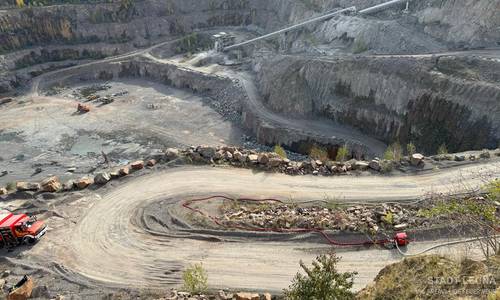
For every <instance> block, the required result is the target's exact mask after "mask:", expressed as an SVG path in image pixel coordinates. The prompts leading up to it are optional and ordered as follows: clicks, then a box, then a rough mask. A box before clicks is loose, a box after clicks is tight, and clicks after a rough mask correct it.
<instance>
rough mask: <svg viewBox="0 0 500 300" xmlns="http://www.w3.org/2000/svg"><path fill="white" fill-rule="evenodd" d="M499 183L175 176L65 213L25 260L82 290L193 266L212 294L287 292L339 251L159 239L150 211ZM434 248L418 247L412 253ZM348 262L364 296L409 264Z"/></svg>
mask: <svg viewBox="0 0 500 300" xmlns="http://www.w3.org/2000/svg"><path fill="white" fill-rule="evenodd" d="M499 176H500V162H499V161H496V162H493V163H489V164H478V165H474V166H469V167H466V168H462V169H448V170H442V171H439V172H432V173H428V174H423V175H419V176H400V177H384V176H367V177H354V178H353V177H336V178H325V177H313V176H305V177H290V176H286V175H280V174H269V173H254V172H252V171H250V170H243V169H226V168H210V167H199V168H197V167H182V168H174V169H171V170H167V171H162V172H154V173H152V174H149V175H145V176H141V177H138V178H129V179H127V180H126V182H124V183H123V184H120V185H118V186H117V187H114V188H109V189H108V190H109V192H105V193H104V194H102V193H101V192H99V191H97V194H92V195H89V196H87V197H83V198H81V199H80V200H78V201H76V202H74V203H72V204H71V205H70V206H66V207H64V206H63V207H61V208H60V209H59V213H60V214H62V215H64V216H66V218H58V217H53V218H51V219H50V221H49V224H50V226H51V230H50V231H49V233H48V234H47V236H46V238H44V239H43V240H42V241H41V242H40V243H39V244H37V245H36V246H35V247H34V248H33V249H32V250H30V251H29V253H25V259H26V260H34V261H39V260H40V259H39V258H40V257H44V259H43V261H41V262H38V263H41V264H42V265H45V264H47V261H49V262H51V264H53V263H55V264H56V265H58V266H59V265H60V266H64V268H65V269H64V270H66V271H64V272H63V273H64V274H65V276H68V277H69V278H72V280H79V281H80V282H82V283H83V284H89V283H91V282H100V283H101V284H104V285H106V286H117V287H125V286H141V287H149V288H162V287H165V286H174V287H175V286H179V285H180V284H181V273H182V270H183V269H184V267H185V266H186V265H189V264H190V263H194V262H203V264H204V266H205V267H206V269H207V270H208V274H209V278H210V286H211V287H213V288H224V287H225V288H227V287H230V288H235V289H256V288H258V289H261V290H268V291H272V292H279V291H280V290H281V289H282V288H284V287H286V286H288V284H289V283H290V280H291V278H292V277H293V275H294V274H295V273H296V271H297V270H298V262H299V260H301V259H302V260H304V261H306V262H308V261H311V260H312V259H313V258H314V257H315V256H316V255H317V254H318V253H320V252H325V251H328V250H329V249H331V248H330V246H329V245H326V244H324V243H323V242H319V243H315V242H305V243H303V242H301V243H297V242H293V241H283V240H280V239H276V240H273V238H270V239H269V240H268V241H263V240H258V239H253V238H250V237H245V236H244V235H242V236H241V237H240V238H229V237H224V236H213V237H212V238H210V237H207V236H206V235H202V234H196V233H192V232H189V231H180V230H179V229H178V226H176V225H175V222H171V223H169V224H163V226H165V227H166V229H165V232H163V233H160V232H154V234H152V232H150V231H149V230H148V228H147V227H146V226H144V222H143V217H144V208H145V207H148V206H149V205H151V204H152V203H155V202H157V201H160V200H162V201H166V202H167V203H172V204H174V205H180V204H179V201H180V200H183V199H186V198H189V197H193V196H195V195H204V196H205V195H212V194H227V195H231V196H252V197H278V198H280V199H284V200H286V199H296V200H297V201H302V200H312V199H323V198H324V196H325V195H328V196H330V197H334V198H335V199H339V201H346V202H349V201H388V200H398V199H399V200H400V199H413V198H415V197H420V196H424V195H426V194H427V193H429V192H448V191H450V190H455V191H457V188H459V187H461V188H464V187H476V186H478V185H480V184H482V182H483V180H485V179H491V178H498V177H499ZM459 181H460V183H458V182H459ZM440 242H442V241H440ZM435 243H436V242H432V241H422V242H418V243H413V244H411V245H410V247H409V248H408V253H415V252H418V251H420V250H422V249H425V248H427V247H429V246H432V245H435ZM473 248H474V247H473ZM474 249H475V250H474ZM474 249H473V250H470V245H469V246H463V245H462V246H454V247H444V248H440V249H438V250H436V251H434V252H438V253H442V254H447V255H451V256H453V257H458V256H460V255H462V254H464V253H466V252H467V253H468V255H470V256H477V255H478V252H477V248H474ZM48 253H50V255H49V257H47V254H48ZM339 254H340V255H341V256H342V257H343V259H342V262H341V269H342V270H351V271H352V270H355V271H358V272H359V275H358V276H357V278H356V286H355V288H356V289H359V288H362V287H363V286H365V285H366V284H368V283H369V282H371V281H372V280H373V278H374V277H375V276H376V274H377V273H378V272H379V271H380V269H381V268H382V267H384V266H385V265H387V264H390V263H393V262H396V261H399V260H400V259H402V256H401V255H399V254H398V253H397V252H395V251H390V250H385V249H378V248H369V249H364V248H362V249H341V250H339ZM47 267H48V268H50V267H51V266H50V264H49V265H48V266H47ZM75 274H78V275H75Z"/></svg>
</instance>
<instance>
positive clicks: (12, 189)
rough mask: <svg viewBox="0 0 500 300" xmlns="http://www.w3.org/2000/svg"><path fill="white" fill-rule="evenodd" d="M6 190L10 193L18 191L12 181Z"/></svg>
mask: <svg viewBox="0 0 500 300" xmlns="http://www.w3.org/2000/svg"><path fill="white" fill-rule="evenodd" d="M5 188H6V189H7V191H9V192H11V191H14V190H15V189H16V183H15V182H13V181H11V182H9V183H7V185H6V186H5Z"/></svg>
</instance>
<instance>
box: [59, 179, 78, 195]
mask: <svg viewBox="0 0 500 300" xmlns="http://www.w3.org/2000/svg"><path fill="white" fill-rule="evenodd" d="M74 187H75V181H74V180H68V181H66V182H65V183H63V185H62V189H63V191H66V192H67V191H71V190H72V189H73V188H74Z"/></svg>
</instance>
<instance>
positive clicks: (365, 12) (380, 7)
mask: <svg viewBox="0 0 500 300" xmlns="http://www.w3.org/2000/svg"><path fill="white" fill-rule="evenodd" d="M409 1H411V0H392V1H388V2H385V3H382V4H378V5H375V6H372V7H368V8H365V9H362V10H360V11H358V14H360V15H369V14H373V13H377V12H380V11H382V10H384V9H386V8H389V7H391V6H393V5H397V4H401V3H404V2H406V3H407V6H408V2H409ZM345 12H356V7H355V6H351V7H348V8H344V9H340V10H337V11H334V12H327V13H326V14H323V15H322V16H319V17H313V18H311V19H308V20H306V21H303V22H300V23H298V24H295V25H292V26H289V27H286V28H283V29H280V30H278V31H274V32H271V33H268V34H265V35H263V36H259V37H257V38H254V39H251V40H248V41H245V42H241V43H238V44H234V45H231V46H228V47H225V48H224V49H223V51H229V50H233V49H236V48H239V47H242V46H245V45H248V44H252V43H255V42H257V41H260V40H265V39H268V38H270V37H273V36H276V35H279V34H282V33H286V32H289V31H292V30H295V29H297V28H300V27H304V26H306V25H309V24H312V23H316V22H320V21H324V20H328V19H331V18H333V17H334V16H336V15H338V14H341V13H345Z"/></svg>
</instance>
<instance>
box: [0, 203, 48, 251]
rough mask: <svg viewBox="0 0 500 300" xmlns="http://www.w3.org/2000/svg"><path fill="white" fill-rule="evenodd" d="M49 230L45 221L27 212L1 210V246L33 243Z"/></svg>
mask: <svg viewBox="0 0 500 300" xmlns="http://www.w3.org/2000/svg"><path fill="white" fill-rule="evenodd" d="M45 232H47V226H46V225H45V223H44V222H42V221H38V220H37V219H36V217H29V216H27V215H25V214H20V215H15V214H13V213H11V212H8V211H0V247H13V246H17V245H20V244H33V243H35V242H36V241H38V240H39V239H40V238H41V237H42V236H43V235H44V234H45Z"/></svg>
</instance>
